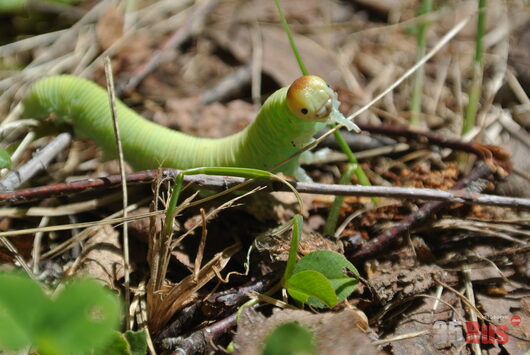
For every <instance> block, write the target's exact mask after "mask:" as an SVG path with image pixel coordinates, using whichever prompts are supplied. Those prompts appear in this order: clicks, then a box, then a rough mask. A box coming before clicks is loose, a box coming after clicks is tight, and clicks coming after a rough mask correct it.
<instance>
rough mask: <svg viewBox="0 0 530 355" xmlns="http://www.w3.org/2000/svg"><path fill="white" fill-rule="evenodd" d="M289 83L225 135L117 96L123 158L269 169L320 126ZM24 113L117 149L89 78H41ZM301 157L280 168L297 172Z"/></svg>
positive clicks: (151, 164) (101, 93)
mask: <svg viewBox="0 0 530 355" xmlns="http://www.w3.org/2000/svg"><path fill="white" fill-rule="evenodd" d="M287 89H288V88H282V89H279V90H278V91H276V92H275V93H274V94H272V95H271V96H270V97H269V98H268V99H267V100H266V101H265V103H264V105H263V107H262V108H261V110H260V112H259V114H258V116H257V117H256V119H255V120H254V121H253V122H252V124H250V125H249V126H247V127H246V128H245V129H244V130H242V131H241V132H238V133H236V134H234V135H231V136H228V137H225V138H198V137H193V136H190V135H187V134H184V133H181V132H177V131H173V130H171V129H168V128H166V127H163V126H160V125H158V124H155V123H153V122H151V121H148V120H146V119H145V118H143V117H141V116H140V115H138V114H137V113H136V112H134V111H133V110H131V109H130V108H128V107H127V106H126V105H125V104H123V103H122V102H121V101H118V102H117V113H118V121H119V127H120V132H121V137H122V138H121V139H122V145H123V152H124V156H125V160H127V162H128V163H129V164H131V165H132V167H133V168H135V169H138V170H143V169H155V168H159V167H168V168H178V169H188V168H195V167H201V166H225V167H226V166H228V167H247V168H257V169H264V170H270V169H271V168H272V167H273V166H274V165H275V164H277V163H279V162H280V161H283V160H284V159H286V158H287V157H289V156H290V155H292V154H293V153H294V152H296V151H298V150H299V149H300V148H301V147H302V146H303V145H305V144H307V143H308V142H309V141H310V140H311V137H312V136H313V134H314V133H315V132H316V131H317V130H319V129H321V128H322V126H323V124H322V123H318V122H304V121H302V120H300V119H298V118H297V117H296V116H294V115H293V114H292V113H291V111H290V110H289V108H288V107H287V104H286V94H287ZM23 105H24V117H30V118H37V119H41V118H47V117H50V116H52V117H55V119H57V120H58V121H59V122H62V121H64V122H70V123H72V125H73V127H74V130H75V133H76V135H78V136H79V137H86V138H90V139H92V140H94V141H95V142H96V143H97V144H98V145H99V146H100V147H102V148H103V150H104V151H105V152H106V154H108V155H115V154H113V153H114V152H115V151H116V148H115V138H114V130H113V127H112V119H111V113H110V107H109V101H108V95H107V93H106V91H105V90H104V89H102V88H101V87H99V86H98V85H96V84H94V83H93V82H91V81H88V80H86V79H82V78H78V77H74V76H69V75H61V76H55V77H50V78H46V79H42V80H40V81H38V82H37V83H36V84H35V85H34V86H33V87H32V88H31V90H30V92H29V93H28V94H27V96H26V97H25V98H24V100H23ZM297 168H298V159H293V160H292V161H290V162H289V163H287V164H285V165H283V166H282V167H281V168H279V169H278V170H279V171H282V172H284V173H285V174H287V175H293V174H294V173H295V171H296V169H297Z"/></svg>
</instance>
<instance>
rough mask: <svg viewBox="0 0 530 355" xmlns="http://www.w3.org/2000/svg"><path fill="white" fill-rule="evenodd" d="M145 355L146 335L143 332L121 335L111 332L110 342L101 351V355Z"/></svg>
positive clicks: (130, 332)
mask: <svg viewBox="0 0 530 355" xmlns="http://www.w3.org/2000/svg"><path fill="white" fill-rule="evenodd" d="M146 353H147V334H146V333H145V331H144V330H141V331H138V332H133V331H132V330H128V331H126V332H125V333H123V334H121V333H119V332H113V335H112V342H111V343H110V344H109V345H107V346H106V347H105V348H104V349H102V350H101V351H100V352H99V353H98V354H101V355H145V354H146Z"/></svg>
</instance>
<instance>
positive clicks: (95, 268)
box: [76, 225, 124, 289]
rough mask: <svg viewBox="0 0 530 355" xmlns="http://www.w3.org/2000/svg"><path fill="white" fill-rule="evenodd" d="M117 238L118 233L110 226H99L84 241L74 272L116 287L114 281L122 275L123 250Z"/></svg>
mask: <svg viewBox="0 0 530 355" xmlns="http://www.w3.org/2000/svg"><path fill="white" fill-rule="evenodd" d="M119 238H120V233H119V232H118V231H116V230H115V229H114V228H112V226H110V225H104V226H101V227H100V228H99V229H98V231H97V232H96V233H95V234H94V236H93V237H92V238H90V239H89V240H88V241H87V242H86V244H85V247H84V249H83V253H82V255H81V262H80V266H79V268H78V270H77V272H76V273H77V274H78V275H83V276H88V277H91V278H94V279H97V280H100V281H101V282H103V283H104V284H105V285H107V286H108V287H110V288H112V289H118V287H117V286H116V282H117V280H119V279H121V278H123V276H124V272H123V270H124V267H123V251H122V249H121V244H120V240H119Z"/></svg>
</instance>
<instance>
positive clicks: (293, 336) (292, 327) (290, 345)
mask: <svg viewBox="0 0 530 355" xmlns="http://www.w3.org/2000/svg"><path fill="white" fill-rule="evenodd" d="M315 353H316V347H315V343H314V341H313V334H312V332H311V331H310V330H309V329H307V328H306V327H303V326H301V325H300V324H299V323H298V322H289V323H284V324H280V325H279V326H278V327H276V329H274V331H273V332H272V333H271V334H270V335H269V336H268V337H267V339H266V340H265V343H264V344H263V352H262V353H261V354H262V355H312V354H315Z"/></svg>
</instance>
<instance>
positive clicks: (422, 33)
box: [410, 0, 432, 127]
mask: <svg viewBox="0 0 530 355" xmlns="http://www.w3.org/2000/svg"><path fill="white" fill-rule="evenodd" d="M431 11H432V0H423V1H422V5H421V8H420V11H419V12H418V15H419V16H425V15H427V14H429V13H431ZM429 25H430V23H429V21H428V20H423V21H421V22H420V23H418V24H417V26H416V30H417V33H416V41H417V44H418V49H417V51H416V61H420V60H421V58H423V57H424V56H425V48H426V46H427V28H428V27H429ZM424 75H425V66H423V65H422V66H421V67H419V68H418V70H417V71H416V73H415V74H414V83H413V85H412V97H411V99H410V124H411V125H412V126H416V127H417V126H419V125H420V112H421V101H422V100H421V96H422V93H423V77H424Z"/></svg>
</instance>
